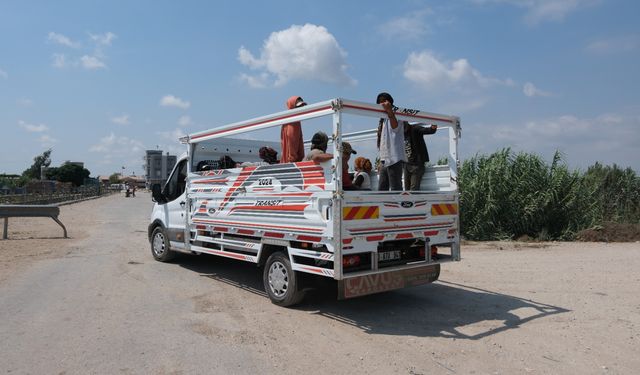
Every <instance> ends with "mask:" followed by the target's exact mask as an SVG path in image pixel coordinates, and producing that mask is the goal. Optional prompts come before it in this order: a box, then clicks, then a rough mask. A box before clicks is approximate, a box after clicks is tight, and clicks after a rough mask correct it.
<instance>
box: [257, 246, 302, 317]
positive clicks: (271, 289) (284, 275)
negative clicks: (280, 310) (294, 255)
mask: <svg viewBox="0 0 640 375" xmlns="http://www.w3.org/2000/svg"><path fill="white" fill-rule="evenodd" d="M262 281H263V283H264V290H265V291H266V292H267V294H268V295H269V299H271V302H273V303H274V304H276V305H278V306H283V307H287V306H293V305H295V304H298V303H300V301H302V299H303V298H304V291H302V290H299V287H300V285H299V283H300V279H299V277H298V275H297V274H296V272H295V271H293V269H292V268H291V262H290V261H289V257H288V256H287V254H285V253H283V252H281V251H278V252H275V253H273V254H271V255H270V256H269V258H268V259H267V263H266V264H265V266H264V273H263V275H262Z"/></svg>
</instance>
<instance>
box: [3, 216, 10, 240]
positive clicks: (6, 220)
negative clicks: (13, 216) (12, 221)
mask: <svg viewBox="0 0 640 375" xmlns="http://www.w3.org/2000/svg"><path fill="white" fill-rule="evenodd" d="M8 230H9V218H8V217H5V218H4V232H2V233H3V234H2V239H3V240H6V239H7V231H8Z"/></svg>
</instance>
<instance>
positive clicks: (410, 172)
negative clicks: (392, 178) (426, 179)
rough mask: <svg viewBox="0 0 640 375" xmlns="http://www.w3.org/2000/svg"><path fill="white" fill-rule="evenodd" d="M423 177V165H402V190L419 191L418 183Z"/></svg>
mask: <svg viewBox="0 0 640 375" xmlns="http://www.w3.org/2000/svg"><path fill="white" fill-rule="evenodd" d="M422 176H424V164H423V163H420V164H416V163H404V188H405V190H412V191H418V190H420V181H422Z"/></svg>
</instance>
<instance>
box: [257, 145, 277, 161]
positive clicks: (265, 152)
mask: <svg viewBox="0 0 640 375" xmlns="http://www.w3.org/2000/svg"><path fill="white" fill-rule="evenodd" d="M259 152H260V159H262V160H263V161H264V162H265V163H268V164H277V163H278V151H276V150H274V149H272V148H271V147H260V151H259Z"/></svg>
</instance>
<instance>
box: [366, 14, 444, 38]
mask: <svg viewBox="0 0 640 375" xmlns="http://www.w3.org/2000/svg"><path fill="white" fill-rule="evenodd" d="M431 14H433V12H432V11H431V9H421V10H417V11H414V12H411V13H409V14H407V15H405V16H402V17H396V18H392V19H391V20H389V21H387V22H385V23H384V24H382V25H381V26H379V27H378V33H380V34H381V35H382V36H383V37H384V38H385V39H388V40H415V39H420V38H423V37H424V36H426V35H427V34H428V33H429V27H428V26H427V22H426V20H425V18H426V17H427V16H428V15H431Z"/></svg>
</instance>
